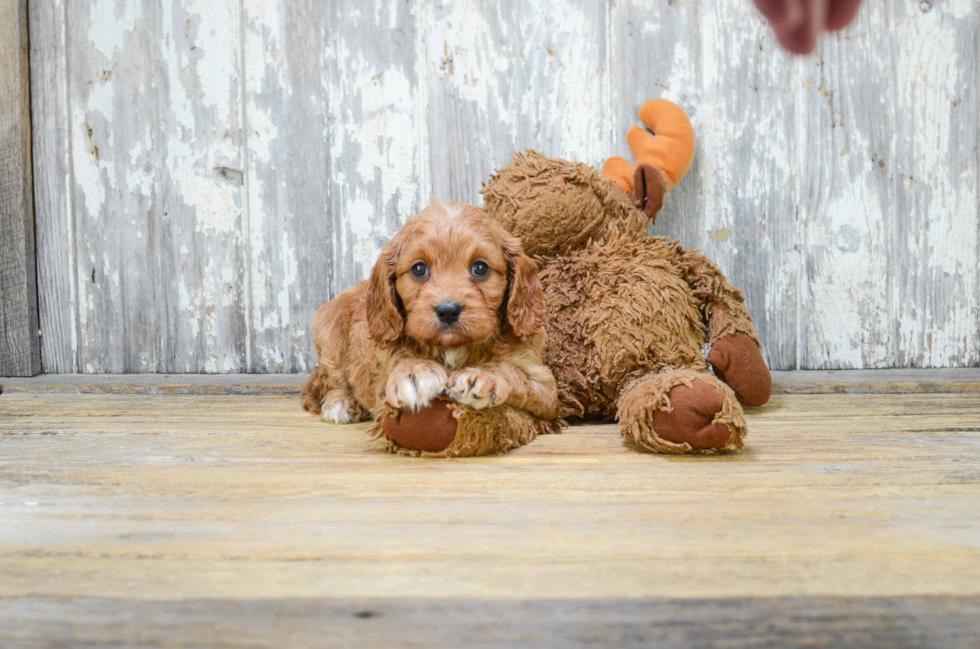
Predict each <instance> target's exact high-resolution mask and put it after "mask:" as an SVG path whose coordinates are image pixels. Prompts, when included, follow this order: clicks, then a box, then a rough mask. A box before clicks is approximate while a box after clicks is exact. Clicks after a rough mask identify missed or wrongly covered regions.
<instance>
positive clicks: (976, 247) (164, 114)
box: [45, 0, 980, 372]
mask: <svg viewBox="0 0 980 649" xmlns="http://www.w3.org/2000/svg"><path fill="white" fill-rule="evenodd" d="M65 13H66V15H67V18H68V26H67V27H66V29H67V30H68V32H69V35H70V37H68V38H66V39H65V41H66V43H68V48H69V51H68V52H67V53H66V55H65V56H66V57H68V59H69V60H68V61H66V64H67V63H69V62H70V65H66V67H67V68H68V69H69V72H68V73H67V74H68V75H70V79H68V80H67V81H66V87H67V88H68V95H69V101H68V104H67V106H68V108H67V110H68V113H67V115H66V116H65V118H64V119H65V120H66V121H67V122H69V123H68V124H66V125H65V127H64V130H65V132H66V133H70V145H71V160H70V163H71V177H72V179H73V182H72V192H73V194H74V196H73V198H74V203H73V205H74V211H73V214H72V215H71V216H72V218H73V219H74V225H73V226H72V227H71V228H67V229H66V232H64V234H63V236H65V237H72V236H74V237H76V241H75V242H74V243H75V244H76V246H77V251H75V249H74V248H72V250H73V251H74V252H73V254H74V257H73V259H74V260H75V262H73V263H77V266H76V267H75V268H74V271H73V272H74V275H75V282H74V283H73V286H72V290H75V291H76V295H75V296H73V297H68V298H66V299H62V300H60V302H59V303H64V302H65V301H66V300H68V301H70V302H71V304H72V306H73V308H75V309H76V310H77V313H76V314H75V315H74V316H73V318H74V319H77V325H78V326H77V328H75V327H73V328H72V331H71V333H72V335H73V336H75V334H76V332H77V333H78V334H80V337H78V338H77V339H76V341H75V342H74V343H72V348H73V349H77V350H78V355H77V364H78V367H80V368H82V369H83V370H85V371H92V372H99V371H121V370H123V369H126V370H127V371H130V370H136V371H138V370H140V369H143V370H145V371H156V370H159V369H160V368H168V367H169V366H168V365H167V364H168V363H171V362H174V363H176V365H175V366H174V367H173V368H172V369H174V370H175V371H207V372H217V371H221V372H229V371H240V370H242V369H256V368H259V369H261V370H268V371H301V370H305V369H306V368H307V366H308V365H309V361H310V359H311V358H312V357H311V356H310V355H309V346H310V340H309V336H308V335H307V332H308V326H309V320H310V318H311V316H312V313H313V311H315V309H316V308H317V307H318V306H319V305H320V303H321V302H322V300H324V299H326V297H327V293H328V292H331V293H333V294H335V293H336V292H337V291H339V290H342V289H343V288H345V287H346V286H349V285H350V284H352V283H353V282H355V281H357V280H359V279H361V278H363V277H366V276H367V274H368V273H369V271H370V268H371V266H372V265H373V263H374V261H375V259H376V258H377V255H378V254H379V252H380V249H381V247H382V246H383V244H384V242H385V241H386V240H387V239H388V238H389V237H390V236H391V235H392V234H393V233H394V231H395V230H396V229H397V228H398V226H399V225H400V224H401V223H402V222H403V221H404V219H405V218H407V217H408V216H409V215H411V214H412V213H413V212H414V211H415V210H417V209H418V208H419V207H421V206H422V205H423V204H425V203H427V202H428V200H429V198H430V197H433V198H437V199H456V200H464V201H470V202H477V201H478V200H479V199H478V196H477V192H478V189H479V184H480V182H481V181H483V180H485V178H486V176H487V174H488V173H489V172H490V171H491V170H492V169H493V168H494V167H495V166H498V165H501V164H505V163H506V162H507V161H508V160H509V157H510V153H511V151H512V150H513V149H522V148H525V147H531V148H538V149H540V150H543V151H545V152H546V153H548V154H551V155H556V156H562V157H567V158H578V159H581V160H584V161H587V162H590V163H593V164H597V165H598V164H601V162H602V161H603V159H604V158H605V157H607V156H608V155H610V154H612V153H613V152H615V153H617V154H625V153H626V150H625V144H624V143H623V141H622V136H623V133H621V132H619V127H620V126H622V125H621V124H619V121H620V120H621V119H622V118H623V117H622V116H624V115H635V112H636V109H637V108H638V107H639V103H638V102H639V101H641V98H644V97H646V98H649V97H654V96H662V97H666V98H668V99H672V100H674V101H677V102H678V103H680V104H681V105H682V106H683V107H684V108H685V109H687V110H688V111H689V112H690V114H691V118H692V123H693V124H694V127H695V130H696V132H697V135H698V141H699V145H698V146H699V150H698V154H697V160H696V164H695V167H694V172H693V173H692V174H691V176H690V177H689V179H688V180H685V185H684V186H683V188H682V189H681V190H680V191H679V192H677V193H676V194H672V196H671V197H669V199H668V210H665V212H669V214H665V217H667V218H669V219H673V220H675V221H676V222H677V223H682V224H683V227H682V228H681V229H682V230H683V231H684V232H690V233H693V235H694V236H693V240H685V241H684V242H683V243H684V244H685V245H688V246H689V247H691V246H693V247H701V246H704V247H705V249H706V251H707V253H708V255H709V256H710V257H711V258H713V259H715V260H716V261H717V262H718V263H719V265H720V266H721V267H722V268H723V269H724V270H725V271H726V272H728V273H729V275H730V276H732V277H733V278H734V279H736V280H737V283H741V284H742V285H743V286H744V287H745V288H746V293H747V298H748V301H749V304H750V305H751V307H752V309H753V312H754V314H755V315H756V318H757V322H758V323H759V324H760V328H763V331H764V332H765V333H771V334H772V335H775V336H782V337H783V338H780V339H779V340H771V341H764V342H766V343H767V355H768V354H771V352H772V350H773V349H775V348H776V347H777V346H783V347H787V348H790V351H789V352H788V353H785V354H783V355H782V358H784V359H785V358H790V357H792V353H793V350H792V346H793V345H794V344H796V343H799V345H800V349H798V350H796V351H797V357H798V358H799V360H800V361H801V363H802V364H804V365H805V366H809V367H873V366H889V365H893V364H895V363H896V362H899V363H902V364H906V365H907V364H916V365H965V364H976V363H977V362H980V335H978V332H977V328H978V326H980V324H978V319H977V316H976V313H977V312H978V309H980V305H978V304H977V300H978V282H980V278H978V270H977V256H978V251H980V241H978V234H977V232H978V225H977V224H978V218H980V217H978V196H977V188H978V178H977V174H978V173H980V171H978V169H977V164H978V163H977V160H976V153H975V151H976V142H977V134H976V130H977V123H978V122H977V110H978V109H977V106H976V104H977V103H978V102H977V101H976V99H977V95H976V90H975V86H976V81H977V77H976V55H977V52H976V45H975V32H976V29H977V26H978V24H980V18H978V14H980V3H978V2H977V1H976V0H948V1H947V2H943V3H933V4H931V5H928V6H926V5H924V4H918V3H912V4H909V5H903V4H901V3H891V4H879V3H865V6H864V7H863V8H862V13H861V15H860V17H859V20H858V23H857V24H856V25H855V26H854V27H853V28H851V29H849V30H848V31H846V32H845V33H844V34H842V35H840V36H837V37H828V38H827V39H825V40H824V41H823V43H822V44H821V51H820V53H819V55H818V56H815V57H812V58H808V59H793V58H791V57H788V56H785V55H784V54H782V53H780V52H778V51H776V50H775V47H774V43H773V39H772V36H771V34H770V31H769V29H768V27H767V26H766V25H765V24H764V22H763V21H762V20H761V19H760V18H759V17H758V15H757V13H756V11H755V9H754V8H753V7H752V5H751V3H749V2H745V1H744V0H725V1H724V2H722V3H718V5H717V6H715V7H713V10H712V11H706V10H704V8H703V7H699V6H697V5H696V4H693V3H685V2H680V3H674V4H666V3H662V2H657V1H655V0H636V1H635V2H630V3H615V4H612V5H605V6H603V5H596V4H595V3H592V2H587V1H585V0H544V1H543V2H540V3H534V4H525V5H521V6H517V5H515V4H514V3H511V2H504V3H497V4H494V3H490V4H486V3H478V2H475V1H473V0H459V1H458V2H445V1H443V0H434V1H433V2H425V3H423V2H421V1H420V0H408V1H407V2H406V1H405V0H377V1H376V2H373V3H370V4H368V5H363V4H353V5H350V6H344V7H341V6H340V5H336V4H334V3H329V2H328V3H315V5H314V6H311V7H310V8H309V14H308V15H304V16H302V17H301V18H298V17H296V16H294V15H290V14H287V13H286V6H285V5H284V4H282V3H280V2H275V1H273V2H266V1H264V0H245V2H244V3H242V4H239V3H230V4H229V3H208V2H206V1H205V0H188V2H186V3H163V4H162V5H161V6H160V10H159V12H156V10H155V12H154V13H147V14H146V15H144V12H143V5H142V4H141V3H139V2H136V0H120V1H119V2H110V1H108V0H86V1H84V2H81V3H78V4H70V5H66V11H65ZM300 19H301V20H302V21H303V22H302V24H300V23H298V22H297V21H298V20H300ZM733 26H736V27H737V29H736V27H733ZM243 35H244V41H242V40H241V39H242V36H243ZM670 39H675V40H676V42H674V43H670V42H667V41H669V40H670ZM654 46H655V48H656V53H655V55H654V54H651V53H650V52H648V51H646V49H645V48H651V47H654ZM146 60H153V61H154V62H155V65H157V66H159V67H154V68H153V69H152V70H150V69H147V68H146V66H145V65H143V63H142V62H143V61H146ZM821 62H822V64H821ZM243 66H244V67H243ZM630 66H638V68H637V69H631V68H630ZM642 66H646V67H642ZM651 66H652V67H651ZM317 74H319V75H322V78H316V79H314V78H312V76H315V75H317ZM297 80H300V81H297ZM294 82H296V83H297V85H296V88H295V95H296V96H294V88H293V86H292V84H293V83H294ZM872 89H873V90H872ZM299 95H302V97H300V96H299ZM956 102H959V103H956ZM634 103H635V104H636V105H633V104H634ZM971 129H972V130H971ZM306 133H308V137H304V135H305V134H306ZM298 134H299V135H298ZM971 146H972V147H973V148H972V149H971V148H970V147H971ZM971 151H972V154H971V153H970V152H971ZM971 155H972V157H971ZM307 160H315V161H318V162H317V164H318V165H319V166H315V167H314V168H311V169H309V170H306V169H304V168H303V165H304V164H305V163H306V161H307ZM878 162H880V163H881V166H875V165H877V163H878ZM316 192H319V193H316ZM433 192H435V194H436V195H435V196H432V194H433ZM310 193H316V196H317V198H316V199H315V201H314V200H313V199H309V200H306V195H307V194H310ZM321 200H322V204H319V201H321ZM75 212H77V214H76V213H75ZM797 221H798V227H797ZM658 227H660V226H658ZM709 233H710V234H709ZM134 251H135V252H134ZM96 260H98V262H97V261H96ZM134 260H136V261H135V262H134ZM93 270H95V271H96V281H94V282H93V281H92V278H91V274H92V272H93ZM323 287H326V289H324V288H323ZM151 302H153V303H151ZM137 307H138V308H137ZM140 308H142V309H145V310H148V311H149V312H150V313H144V314H143V315H141V316H140V317H141V318H142V320H140V319H139V317H137V316H136V315H132V314H134V313H136V312H138V311H139V310H140ZM155 309H158V311H154V310H155ZM794 318H797V319H798V321H797V322H794V323H791V324H785V323H784V322H783V320H785V321H786V322H789V321H792V320H793V319H794ZM127 327H128V328H127ZM765 327H770V328H769V329H765ZM797 330H798V332H799V333H798V334H797ZM126 331H129V332H134V331H139V332H140V333H139V334H138V335H140V336H143V337H145V340H144V339H139V340H124V339H123V336H124V332H126ZM45 334H46V335H47V332H45ZM130 335H131V336H133V335H137V334H133V333H130ZM243 337H244V338H245V339H247V342H246V343H245V344H244V347H245V348H246V350H248V349H251V350H252V352H251V357H249V356H248V354H249V353H250V352H248V351H245V352H244V355H245V357H244V358H243V352H242V346H243V343H242V338H243ZM785 337H789V338H792V339H789V340H787V339H784V338H785ZM253 346H254V348H253ZM172 358H176V361H171V360H170V359H172Z"/></svg>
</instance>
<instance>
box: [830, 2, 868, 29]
mask: <svg viewBox="0 0 980 649" xmlns="http://www.w3.org/2000/svg"><path fill="white" fill-rule="evenodd" d="M860 7H861V0H830V7H829V10H828V11H827V25H826V29H827V31H829V32H836V31H838V30H841V29H844V28H845V27H847V26H848V25H850V24H851V21H853V20H854V17H855V16H857V12H858V9H860Z"/></svg>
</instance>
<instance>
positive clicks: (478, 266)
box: [470, 261, 490, 277]
mask: <svg viewBox="0 0 980 649" xmlns="http://www.w3.org/2000/svg"><path fill="white" fill-rule="evenodd" d="M489 272H490V267H489V266H487V262H485V261H474V262H473V265H472V266H470V274H472V275H473V277H486V276H487V273H489Z"/></svg>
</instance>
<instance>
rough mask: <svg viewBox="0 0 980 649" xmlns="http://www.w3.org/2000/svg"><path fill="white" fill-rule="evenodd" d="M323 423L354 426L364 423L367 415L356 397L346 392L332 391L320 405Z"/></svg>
mask: <svg viewBox="0 0 980 649" xmlns="http://www.w3.org/2000/svg"><path fill="white" fill-rule="evenodd" d="M320 412H321V414H322V417H323V421H325V422H327V423H328V424H353V423H357V422H359V421H364V420H365V419H366V418H367V413H366V412H365V411H364V409H363V408H362V407H361V405H360V404H359V403H357V399H355V398H354V395H352V394H350V393H349V392H347V391H345V390H331V391H330V392H328V393H327V396H325V397H324V398H323V403H322V404H321V405H320Z"/></svg>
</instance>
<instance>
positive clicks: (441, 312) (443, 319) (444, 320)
mask: <svg viewBox="0 0 980 649" xmlns="http://www.w3.org/2000/svg"><path fill="white" fill-rule="evenodd" d="M435 311H436V317H437V318H439V322H440V324H442V325H444V326H446V327H449V326H451V325H454V324H456V321H457V320H459V315H460V314H461V313H462V312H463V305H462V304H460V303H459V302H440V303H439V304H437V305H436V308H435Z"/></svg>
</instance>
